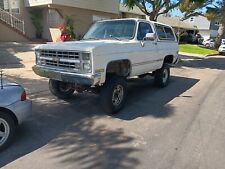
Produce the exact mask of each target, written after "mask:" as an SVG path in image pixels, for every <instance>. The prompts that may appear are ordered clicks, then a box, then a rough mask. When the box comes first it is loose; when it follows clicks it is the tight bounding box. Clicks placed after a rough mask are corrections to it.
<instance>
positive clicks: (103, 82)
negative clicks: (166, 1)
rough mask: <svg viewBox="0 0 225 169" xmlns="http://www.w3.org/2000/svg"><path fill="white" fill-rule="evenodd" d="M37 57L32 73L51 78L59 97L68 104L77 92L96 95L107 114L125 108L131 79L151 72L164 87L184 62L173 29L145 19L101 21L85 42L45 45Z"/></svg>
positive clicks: (52, 86)
mask: <svg viewBox="0 0 225 169" xmlns="http://www.w3.org/2000/svg"><path fill="white" fill-rule="evenodd" d="M35 53H36V65H35V66H34V67H33V70H34V72H35V73H36V74H38V75H40V76H43V77H47V78H49V79H50V80H49V88H50V91H51V92H52V93H53V94H54V95H56V96H58V97H59V98H63V99H65V98H69V97H71V95H73V93H74V91H77V92H82V91H86V90H88V91H92V92H95V93H96V92H97V93H100V100H101V105H102V106H103V108H104V110H105V111H107V112H108V113H116V112H118V111H119V110H120V109H121V108H122V107H123V106H124V103H125V100H126V95H127V85H126V84H127V82H126V79H128V78H131V77H134V76H139V77H143V76H145V75H149V74H150V73H151V75H153V76H154V77H155V83H156V84H157V85H158V86H160V87H165V86H167V84H168V82H169V77H170V67H169V66H170V65H171V64H175V63H177V62H178V61H179V57H178V43H177V39H176V36H175V34H174V31H173V29H172V28H171V27H170V26H168V25H165V24H160V23H157V22H150V21H146V20H142V19H117V20H106V21H100V22H97V23H95V24H94V25H93V26H92V27H91V28H90V30H89V31H88V32H87V34H86V35H85V36H84V38H83V40H81V41H76V42H66V43H55V44H46V45H41V46H38V47H37V48H36V50H35Z"/></svg>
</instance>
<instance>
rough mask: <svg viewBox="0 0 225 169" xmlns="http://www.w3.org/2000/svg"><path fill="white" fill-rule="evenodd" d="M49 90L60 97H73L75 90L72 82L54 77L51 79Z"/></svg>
mask: <svg viewBox="0 0 225 169" xmlns="http://www.w3.org/2000/svg"><path fill="white" fill-rule="evenodd" d="M49 90H50V91H51V93H52V94H53V95H55V96H57V97H58V98H60V99H69V98H71V97H72V96H73V93H74V91H75V89H74V87H73V85H72V84H70V83H65V82H61V81H57V80H53V79H50V80H49Z"/></svg>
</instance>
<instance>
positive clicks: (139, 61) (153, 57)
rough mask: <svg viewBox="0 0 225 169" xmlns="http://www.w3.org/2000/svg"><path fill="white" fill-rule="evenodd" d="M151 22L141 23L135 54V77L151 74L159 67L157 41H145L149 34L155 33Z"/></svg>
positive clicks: (133, 59) (133, 57) (133, 58)
mask: <svg viewBox="0 0 225 169" xmlns="http://www.w3.org/2000/svg"><path fill="white" fill-rule="evenodd" d="M153 30H154V29H153V27H152V25H151V24H150V23H149V22H139V24H138V31H137V41H136V43H135V52H133V54H132V55H133V56H132V61H133V64H132V65H133V67H132V69H133V72H132V74H133V75H135V76H136V75H141V74H144V73H148V72H151V71H153V70H155V68H156V67H157V65H158V64H157V59H158V57H157V56H158V47H157V41H156V40H148V39H145V37H146V34H147V33H155V32H154V31H153Z"/></svg>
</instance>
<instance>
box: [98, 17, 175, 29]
mask: <svg viewBox="0 0 225 169" xmlns="http://www.w3.org/2000/svg"><path fill="white" fill-rule="evenodd" d="M120 20H133V21H136V22H150V23H154V24H160V25H163V26H168V27H171V26H170V25H167V24H164V23H161V22H156V21H149V20H146V19H139V18H121V19H107V20H102V21H98V22H104V21H120ZM171 28H172V27H171Z"/></svg>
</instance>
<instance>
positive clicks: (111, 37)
mask: <svg viewBox="0 0 225 169" xmlns="http://www.w3.org/2000/svg"><path fill="white" fill-rule="evenodd" d="M109 37H110V38H109V39H116V40H119V41H121V39H120V38H117V37H114V36H113V35H109Z"/></svg>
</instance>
